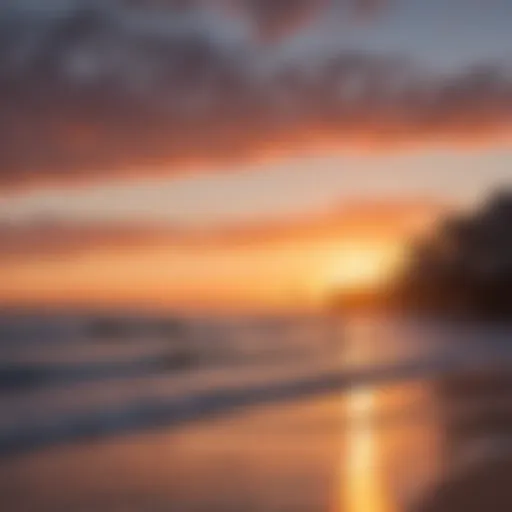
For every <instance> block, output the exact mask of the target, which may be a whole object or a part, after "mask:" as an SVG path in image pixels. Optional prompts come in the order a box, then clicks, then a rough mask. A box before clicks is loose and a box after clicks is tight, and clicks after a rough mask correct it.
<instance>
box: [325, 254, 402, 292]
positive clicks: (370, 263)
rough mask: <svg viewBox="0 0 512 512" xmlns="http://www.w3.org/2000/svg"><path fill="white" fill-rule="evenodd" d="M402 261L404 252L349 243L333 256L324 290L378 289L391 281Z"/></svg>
mask: <svg viewBox="0 0 512 512" xmlns="http://www.w3.org/2000/svg"><path fill="white" fill-rule="evenodd" d="M402 262H403V251H402V250H401V248H400V247H397V246H395V245H391V244H389V245H388V244H383V245H377V244H375V245H361V246H358V245H356V244H349V245H347V246H346V247H344V248H343V249H342V250H341V251H340V253H339V254H338V255H337V257H336V261H335V262H334V263H333V264H332V268H331V269H330V270H329V275H328V276H327V287H328V288H330V289H335V290H341V291H352V290H355V291H357V290H368V289H377V288H379V287H381V286H383V285H384V284H385V283H386V282H388V281H389V280H391V279H392V277H393V276H394V275H395V273H396V271H397V270H398V269H399V268H400V265H401V263H402Z"/></svg>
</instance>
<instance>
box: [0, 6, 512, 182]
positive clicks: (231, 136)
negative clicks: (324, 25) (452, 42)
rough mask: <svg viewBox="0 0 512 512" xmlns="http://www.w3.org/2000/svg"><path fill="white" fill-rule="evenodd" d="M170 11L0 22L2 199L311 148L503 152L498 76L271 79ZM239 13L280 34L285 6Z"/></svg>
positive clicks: (344, 73) (222, 26)
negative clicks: (444, 145) (440, 145)
mask: <svg viewBox="0 0 512 512" xmlns="http://www.w3.org/2000/svg"><path fill="white" fill-rule="evenodd" d="M162 3H163V4H165V5H160V6H159V5H156V4H157V2H155V1H153V2H147V3H143V2H131V3H130V4H131V5H130V6H128V2H120V1H117V2H116V1H114V0H109V1H107V0H105V1H101V2H99V1H94V0H88V1H87V0H74V1H72V0H46V1H45V2H41V1H40V2H36V1H29V0H17V1H16V2H14V1H6V2H5V3H4V4H3V6H2V7H0V13H1V15H0V111H1V113H2V115H1V118H0V186H1V187H2V188H4V189H7V188H9V187H13V186H26V185H27V184H38V183H60V182H77V181H80V180H91V179H110V178H115V177H127V176H131V175H134V176H137V175H141V174H142V175H145V173H158V172H161V173H164V172H165V173H170V174H172V173H175V172H181V171H182V170H183V169H184V168H187V167H189V166H196V165H199V166H203V167H208V166H219V165H224V164H225V163H227V162H239V161H244V160H249V161H250V160H252V159H254V158H260V157H262V156H267V155H275V154H280V155H281V154H287V153H297V152H300V151H303V150H305V149H308V148H315V147H317V146H325V147H328V148H329V149H333V150H342V149H344V148H351V147H354V145H363V146H368V145H370V146H373V145H390V144H402V143H424V142H431V141H436V142H439V141H441V142H445V141H453V140H459V139H467V138H469V139H473V138H475V137H490V138H493V137H496V136H498V135H499V136H503V135H505V136H508V133H509V130H510V124H511V121H512V76H511V74H510V72H509V71H508V70H505V69H503V68H498V67H489V66H486V67H479V68H474V69H470V70H466V71H463V72H459V73H456V74H453V75H451V76H438V75H432V74H430V73H426V72H422V71H420V70H417V69H415V68H414V67H413V66H411V65H410V64H409V63H406V62H403V61H401V60H399V59H395V58H385V57H381V56H371V55H366V54H358V53H355V52H346V53H343V52H340V53H338V54H337V55H332V54H331V55H329V56H325V57H321V58H320V57H317V58H316V60H315V62H311V61H310V60H309V61H304V62H301V63H298V64H297V63H295V64H293V65H292V64H282V65H280V66H277V67H274V68H272V70H271V71H269V69H267V68H265V66H264V65H263V64H264V63H265V59H266V58H267V52H268V48H266V47H261V46H260V45H258V44H256V43H254V42H250V41H248V40H246V39H244V38H243V37H241V36H240V35H239V34H238V35H237V34H235V32H236V31H234V32H230V31H231V28H232V24H230V22H229V21H227V20H226V18H225V16H224V15H222V16H220V17H218V18H217V17H216V15H215V13H216V12H217V11H216V10H213V11H212V10H211V9H210V7H211V3H208V2H206V4H207V5H206V6H205V2H199V1H198V2H195V3H194V6H193V8H192V7H191V6H190V2H177V1H173V2H162ZM146 4H151V5H146ZM185 4H186V5H185ZM245 4H246V7H247V6H248V7H247V8H249V7H250V9H251V13H253V14H251V15H252V16H255V17H257V18H261V19H263V18H265V17H268V18H269V19H272V15H273V14H274V13H277V12H278V11H277V7H276V6H277V4H280V2H272V3H270V2H264V1H263V0H260V1H256V0H254V1H252V2H245ZM288 4H289V5H293V6H295V7H294V8H296V9H299V11H300V12H301V13H302V12H307V13H308V14H307V16H309V15H310V14H309V11H308V9H309V8H310V7H311V2H305V1H304V2H299V3H294V2H291V1H290V2H284V3H283V5H285V8H283V12H288V10H287V8H286V5H288ZM299 4H300V7H297V5H299ZM316 4H317V2H315V5H316ZM319 5H320V4H319ZM361 5H363V4H361ZM272 6H274V7H272ZM281 8H282V7H281ZM265 9H268V10H269V11H268V12H269V13H270V14H264V13H265V12H267V11H265ZM288 9H289V10H293V8H292V7H289V8H288ZM301 9H305V10H304V11H302V10H301ZM296 12H297V13H298V11H296ZM262 13H263V14H262ZM301 16H302V14H300V15H299V14H297V19H299V18H300V17H301ZM286 17H287V16H286V15H283V21H281V22H280V23H279V25H283V24H284V19H285V18H286ZM292 18H293V16H292ZM289 19H291V18H289ZM261 23H263V21H262V22H261Z"/></svg>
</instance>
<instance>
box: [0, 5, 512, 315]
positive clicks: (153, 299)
mask: <svg viewBox="0 0 512 512" xmlns="http://www.w3.org/2000/svg"><path fill="white" fill-rule="evenodd" d="M511 20H512V0H429V1H425V0H389V1H388V2H385V1H377V0H359V1H349V0H297V1H291V0H290V1H286V2H279V1H278V0H183V1H180V2H177V1H176V0H174V1H171V0H167V1H165V0H160V1H156V0H153V1H151V0H146V1H138V2H136V1H131V2H130V1H127V0H125V1H123V0H102V1H95V0H38V1H35V0H6V1H4V2H2V5H1V6H0V112H2V116H1V118H0V155H1V157H0V191H1V197H0V282H1V283H2V286H1V287H0V302H2V303H7V304H30V305H60V306H62V305H84V306H94V307H97V306H107V307H111V306H118V305H122V306H128V305H149V306H158V307H170V308H178V309H187V310H196V309H201V310H203V309H206V310H213V309H219V310H227V311H230V310H260V309H264V310H267V309H269V310H275V309H282V308H284V309H286V308H295V307H299V308H302V307H311V306H315V305H318V303H319V302H321V300H322V298H323V297H325V296H326V294H328V293H330V292H331V291H332V290H334V289H336V288H338V287H339V288H343V287H352V286H367V285H369V284H370V283H372V282H373V283H377V282H378V281H379V280H380V279H381V278H382V277H383V276H384V275H387V274H390V273H392V272H393V269H394V268H395V267H396V266H397V265H399V262H400V260H401V258H402V257H403V248H404V243H405V242H406V241H407V240H410V238H411V236H412V235H413V234H415V233H417V232H419V231H421V230H423V229H425V228H427V227H428V226H429V225H431V223H432V221H433V220H434V219H436V218H438V217H439V216H440V215H442V214H443V213H445V212H446V211H448V210H450V209H452V208H466V207H471V206H472V205H473V204H475V202H477V201H479V200H482V199H483V198H484V197H485V196H486V194H488V193H489V192H491V191H492V190H494V189H495V188H498V187H499V186H505V185H510V186H512V145H511V143H510V135H511V130H510V129H511V126H512V44H511V43H512V35H511V34H510V21H511Z"/></svg>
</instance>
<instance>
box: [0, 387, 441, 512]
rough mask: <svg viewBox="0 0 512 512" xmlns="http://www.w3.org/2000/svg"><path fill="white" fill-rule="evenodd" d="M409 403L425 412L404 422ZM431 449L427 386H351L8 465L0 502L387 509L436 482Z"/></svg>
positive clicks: (1, 475)
mask: <svg viewBox="0 0 512 512" xmlns="http://www.w3.org/2000/svg"><path fill="white" fill-rule="evenodd" d="M410 406H414V407H415V408H416V409H422V410H423V411H425V410H428V411H430V413H429V414H427V415H423V417H422V420H421V421H416V420H414V419H412V420H411V419H410V418H409V419H408V418H407V417H404V416H403V411H407V410H408V409H410ZM383 417H385V418H392V420H391V421H384V422H383V421H381V420H380V419H379V418H383ZM438 450H439V432H438V429H437V424H436V415H435V407H433V402H432V396H431V394H430V388H429V387H428V386H426V385H422V384H415V385H407V386H395V387H389V388H385V389H379V390H373V389H356V390H353V391H351V392H350V393H347V394H345V395H332V396H329V397H325V398H322V399H315V400H310V401H305V402H295V403H289V404H287V405H274V406H267V407H260V408H256V409H251V410H247V411H238V412H236V413H235V414H230V415H229V416H224V417H220V418H217V419H214V420H209V421H208V422H202V423H195V424H194V423H193V424H189V425H187V426H183V427H180V428H179V429H167V430H166V429H164V430H158V431H153V432H145V433H142V434H136V435H130V436H124V437H119V438H114V439H108V440H101V441H100V440H98V441H94V440H91V441H88V442H84V443H81V444H78V445H69V446H60V447H54V448H51V449H47V450H42V451H39V452H36V453H34V454H32V455H24V456H19V457H15V458H10V459H5V460H4V461H2V462H1V463H0V502H1V503H2V510H5V511H7V512H36V511H37V512H50V511H51V512H89V511H94V512H132V511H133V512H135V511H137V512H139V511H140V512H158V511H179V512H202V511H205V512H206V511H208V512H215V511H219V512H220V511H222V512H229V511H244V512H250V511H255V512H260V511H261V512H274V511H276V512H277V511H279V512H285V511H290V512H292V511H293V512H310V511H311V512H321V511H326V512H341V511H347V512H363V511H364V512H395V511H399V510H405V508H406V506H407V504H408V503H409V502H410V501H411V499H412V497H414V496H416V495H417V494H418V493H419V492H421V490H422V488H423V487H424V486H426V484H427V483H428V481H429V480H430V479H432V478H433V477H434V476H435V474H436V472H437V471H438V466H439V461H440V455H439V453H438Z"/></svg>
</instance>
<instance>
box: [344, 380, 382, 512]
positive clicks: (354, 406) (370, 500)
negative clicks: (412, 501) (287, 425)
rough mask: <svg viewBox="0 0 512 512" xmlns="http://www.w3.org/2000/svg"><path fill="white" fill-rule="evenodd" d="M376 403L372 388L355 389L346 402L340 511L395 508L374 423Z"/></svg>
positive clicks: (361, 511)
mask: <svg viewBox="0 0 512 512" xmlns="http://www.w3.org/2000/svg"><path fill="white" fill-rule="evenodd" d="M376 405H377V397H376V394H375V391H374V390H373V389H371V388H357V389H354V390H353V391H351V392H350V393H349V394H348V395H347V398H346V400H345V402H344V408H345V411H344V414H345V417H346V418H347V424H346V425H347V431H346V436H347V437H346V452H345V454H344V457H343V461H342V465H343V469H344V471H342V475H343V476H342V482H341V488H342V497H341V499H340V500H339V507H338V508H339V510H338V511H337V512H392V510H391V507H390V504H389V500H388V497H387V496H386V489H385V485H384V482H383V481H382V473H381V468H380V465H379V450H378V442H379V439H378V437H377V432H376V430H375V427H374V425H373V424H372V417H373V415H374V413H375V410H376Z"/></svg>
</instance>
